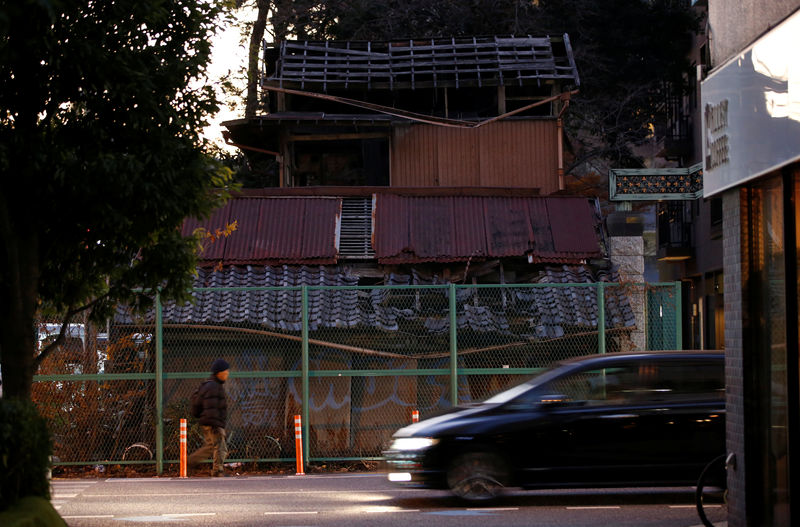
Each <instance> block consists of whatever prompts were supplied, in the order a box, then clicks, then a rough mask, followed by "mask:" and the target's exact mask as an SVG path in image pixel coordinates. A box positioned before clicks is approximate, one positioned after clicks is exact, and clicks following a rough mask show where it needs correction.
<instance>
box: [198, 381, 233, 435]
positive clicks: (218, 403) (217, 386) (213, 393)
mask: <svg viewBox="0 0 800 527" xmlns="http://www.w3.org/2000/svg"><path fill="white" fill-rule="evenodd" d="M224 384H225V383H224V382H222V381H220V380H219V379H217V377H216V376H215V375H212V376H211V378H210V379H208V380H207V381H206V382H205V384H203V386H201V387H200V397H201V398H202V400H203V412H202V413H201V414H200V418H199V423H200V424H201V425H206V426H218V427H220V428H225V421H226V419H227V418H228V401H227V400H226V397H225V386H224Z"/></svg>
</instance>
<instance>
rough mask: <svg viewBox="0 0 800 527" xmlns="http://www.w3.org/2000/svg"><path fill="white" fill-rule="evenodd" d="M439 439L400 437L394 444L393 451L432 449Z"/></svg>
mask: <svg viewBox="0 0 800 527" xmlns="http://www.w3.org/2000/svg"><path fill="white" fill-rule="evenodd" d="M438 442H439V440H438V439H434V438H432V437H398V438H397V439H395V440H394V442H393V443H392V447H391V449H392V450H424V449H426V448H430V447H432V446H433V445H435V444H436V443H438Z"/></svg>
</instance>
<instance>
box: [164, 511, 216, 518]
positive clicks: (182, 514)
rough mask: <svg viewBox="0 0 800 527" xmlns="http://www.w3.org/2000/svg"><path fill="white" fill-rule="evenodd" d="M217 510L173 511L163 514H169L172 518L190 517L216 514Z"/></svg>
mask: <svg viewBox="0 0 800 527" xmlns="http://www.w3.org/2000/svg"><path fill="white" fill-rule="evenodd" d="M216 515H217V513H216V512H172V513H164V514H162V515H161V516H169V517H171V518H188V517H190V516H216Z"/></svg>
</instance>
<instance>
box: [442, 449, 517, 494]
mask: <svg viewBox="0 0 800 527" xmlns="http://www.w3.org/2000/svg"><path fill="white" fill-rule="evenodd" d="M507 481H508V470H507V469H506V466H505V463H504V462H503V460H502V459H500V457H499V456H497V455H495V454H491V453H488V452H469V453H467V454H463V455H461V456H459V457H457V458H456V459H455V460H454V461H453V463H452V464H451V465H450V468H449V469H448V471H447V486H448V487H450V490H451V491H452V492H453V494H455V495H456V496H458V497H459V498H461V499H464V500H468V501H486V500H491V499H493V498H496V497H497V496H499V495H500V494H502V493H503V489H504V488H505V485H506V482H507Z"/></svg>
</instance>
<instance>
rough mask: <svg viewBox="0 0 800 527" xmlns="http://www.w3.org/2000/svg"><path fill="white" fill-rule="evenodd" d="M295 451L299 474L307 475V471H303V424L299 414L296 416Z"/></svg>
mask: <svg viewBox="0 0 800 527" xmlns="http://www.w3.org/2000/svg"><path fill="white" fill-rule="evenodd" d="M294 451H295V454H296V457H297V475H298V476H305V472H303V426H302V422H301V420H300V416H299V415H295V416H294Z"/></svg>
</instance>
